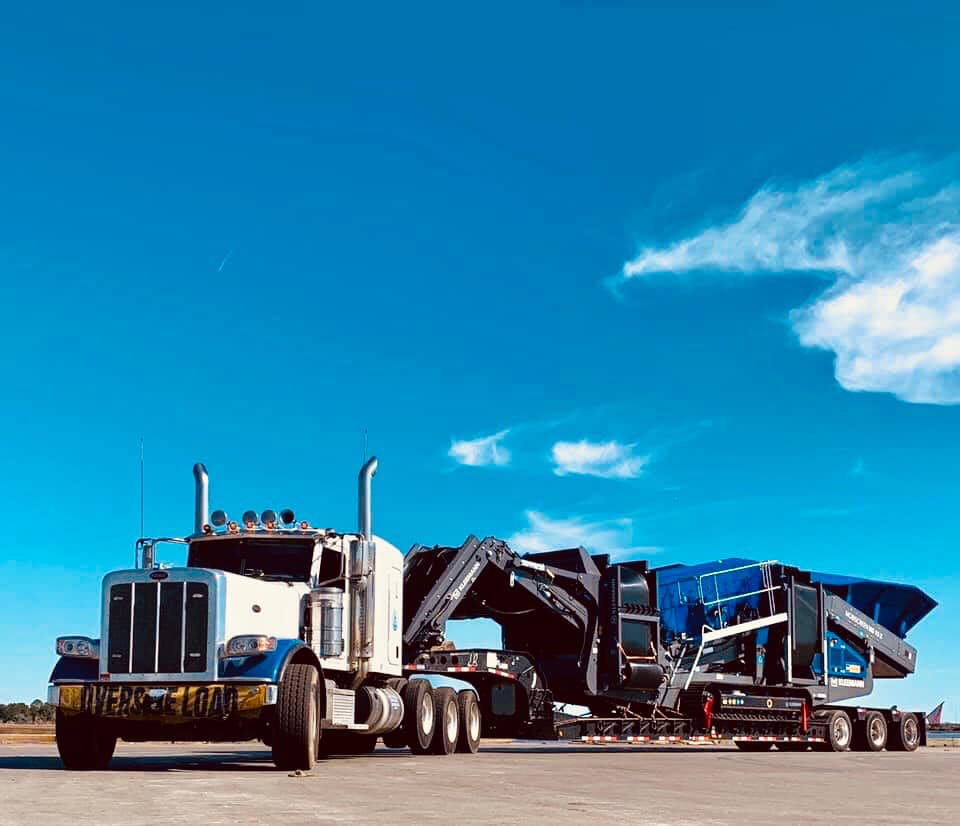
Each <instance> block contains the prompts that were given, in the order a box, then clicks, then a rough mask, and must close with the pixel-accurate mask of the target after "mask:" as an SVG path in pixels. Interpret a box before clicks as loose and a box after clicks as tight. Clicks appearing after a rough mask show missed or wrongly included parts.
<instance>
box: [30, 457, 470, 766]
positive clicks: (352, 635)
mask: <svg viewBox="0 0 960 826" xmlns="http://www.w3.org/2000/svg"><path fill="white" fill-rule="evenodd" d="M376 470H377V460H376V459H375V458H373V459H371V460H370V461H368V462H366V463H365V464H364V466H363V468H362V469H361V471H360V476H359V497H358V499H359V529H358V530H357V531H356V532H350V533H340V532H337V531H335V530H332V529H323V528H316V527H313V526H311V525H310V523H309V522H307V521H305V520H302V521H298V520H297V517H296V515H295V513H294V512H293V511H292V510H290V509H284V510H281V511H279V513H278V512H275V511H273V510H271V509H267V510H264V511H262V512H261V513H259V514H258V513H257V512H256V511H252V510H250V511H247V512H245V513H243V515H242V517H241V519H240V520H239V521H234V520H231V519H230V518H229V517H228V515H227V514H226V513H225V512H224V511H222V510H217V511H214V512H213V513H212V514H211V513H209V481H208V474H207V470H206V468H205V467H204V466H203V465H202V464H197V465H196V466H195V467H194V476H195V519H194V531H193V533H192V534H190V535H189V536H187V537H183V538H162V539H140V540H139V541H138V543H137V558H136V562H137V565H136V567H134V568H132V569H125V570H118V571H113V572H111V573H108V574H107V575H106V576H105V577H104V579H103V585H102V603H101V622H100V627H101V633H100V637H99V639H91V638H87V637H83V636H66V637H60V638H58V639H57V644H56V646H57V653H58V654H59V655H60V659H59V660H58V662H57V663H56V665H55V667H54V670H53V673H52V675H51V678H50V688H49V701H50V702H51V704H53V705H55V706H56V707H57V713H56V741H57V747H58V750H59V752H60V757H61V759H62V760H63V763H64V765H65V766H66V767H67V768H70V769H97V768H104V767H105V766H107V764H108V763H109V762H110V759H111V757H112V755H113V752H114V748H115V746H116V742H117V739H118V738H121V739H123V740H128V741H147V740H166V741H171V740H175V741H190V740H205V741H242V740H252V739H259V740H262V741H263V742H264V743H266V744H268V745H270V746H271V748H272V754H273V760H274V763H275V764H276V765H277V767H278V768H283V769H291V770H297V769H300V770H309V769H310V768H312V767H313V766H314V764H315V761H316V760H317V758H318V757H320V756H322V755H324V754H330V753H347V754H352V753H363V752H367V751H372V750H373V748H374V747H375V745H376V742H377V740H378V738H380V737H383V738H384V739H385V741H386V742H387V743H389V744H390V745H392V746H394V747H404V746H405V747H408V748H410V749H412V750H413V751H415V752H417V753H421V754H452V753H454V752H457V751H459V752H466V753H471V752H476V750H477V747H478V744H479V739H480V719H479V706H478V697H477V693H476V691H475V690H474V689H472V688H471V687H470V686H469V685H468V684H466V683H458V682H453V683H450V682H448V684H447V685H443V686H437V687H433V686H432V685H431V684H430V683H429V682H428V681H427V680H424V679H421V678H417V679H407V678H405V677H404V676H403V666H402V659H401V654H402V625H401V623H402V615H403V554H402V553H401V552H400V551H399V550H398V549H397V548H396V547H394V546H393V545H391V544H390V543H389V542H387V541H386V540H384V539H382V538H381V537H378V536H374V534H373V532H372V508H371V499H370V497H371V480H372V478H373V476H374V474H375V473H376ZM169 542H173V543H178V544H183V545H185V546H186V552H187V556H186V565H185V566H183V567H163V566H161V565H160V564H159V562H158V558H157V548H158V546H161V545H162V543H169Z"/></svg>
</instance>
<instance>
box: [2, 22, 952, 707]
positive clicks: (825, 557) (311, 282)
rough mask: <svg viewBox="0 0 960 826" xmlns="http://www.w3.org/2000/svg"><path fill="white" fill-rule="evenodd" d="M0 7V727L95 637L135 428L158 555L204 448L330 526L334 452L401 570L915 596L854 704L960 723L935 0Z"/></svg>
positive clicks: (943, 143) (225, 479)
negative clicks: (620, 569) (497, 563)
mask: <svg viewBox="0 0 960 826" xmlns="http://www.w3.org/2000/svg"><path fill="white" fill-rule="evenodd" d="M7 17H8V19H7V25H6V26H5V33H4V35H3V38H4V42H3V44H2V46H3V47H2V48H0V104H2V111H3V113H4V128H3V129H2V130H0V191H2V196H3V197H2V198H0V330H2V334H0V335H2V347H0V367H2V371H3V373H2V374H3V381H2V382H0V434H2V439H0V470H2V474H0V501H2V502H3V503H4V506H5V510H6V513H7V525H6V526H5V529H4V531H3V532H2V534H0V604H2V605H3V610H2V613H0V631H2V632H3V636H4V639H5V644H4V646H2V650H0V670H2V672H3V673H4V675H5V679H4V681H3V683H2V685H0V701H9V700H13V699H27V700H29V699H31V698H32V697H34V696H40V695H41V694H42V692H43V690H44V686H45V683H46V677H47V674H48V672H49V668H50V666H51V665H52V662H53V659H54V656H53V640H54V638H55V637H56V636H57V635H58V634H61V633H68V632H75V633H89V634H96V632H97V611H98V588H99V579H100V577H101V576H102V574H103V573H104V572H106V571H107V570H110V569H112V568H117V567H123V566H125V565H127V564H129V561H130V560H131V559H132V557H133V543H134V540H135V539H136V536H137V534H138V529H139V519H138V514H137V502H138V494H137V478H138V475H137V474H138V467H137V456H138V440H139V438H140V437H141V436H142V437H143V438H144V439H145V443H146V448H145V453H146V469H147V470H146V476H147V484H146V514H145V516H146V528H147V532H148V533H151V534H178V533H184V532H187V531H188V530H189V528H190V522H191V512H192V511H191V507H192V506H191V496H192V479H191V475H190V467H191V464H192V463H193V462H194V461H197V460H202V461H204V462H206V464H207V466H208V468H209V469H210V473H211V486H212V487H211V499H212V503H213V505H214V506H215V507H217V506H221V507H225V508H226V509H227V510H229V511H235V512H239V511H242V510H244V509H246V508H248V507H253V508H263V507H266V506H272V507H283V506H286V505H291V506H293V507H295V508H296V509H297V511H298V513H300V514H303V515H305V516H308V517H309V518H310V519H311V520H312V521H313V522H314V523H315V524H323V525H330V526H332V527H339V528H341V529H352V528H353V527H354V524H355V501H354V497H355V476H356V471H357V468H358V465H359V462H360V459H361V455H362V433H363V431H364V430H366V431H367V432H368V433H369V444H370V448H371V450H372V451H373V452H376V453H377V454H378V455H379V456H380V459H381V470H380V473H379V474H378V476H377V479H376V506H375V525H376V529H377V531H378V532H379V533H381V534H382V535H384V536H385V537H387V538H389V539H391V540H392V541H393V542H394V543H395V544H397V545H398V546H400V547H403V548H406V547H408V546H409V545H410V544H411V543H413V542H423V543H434V542H438V543H458V542H460V541H461V540H462V539H463V538H464V537H465V536H466V535H467V534H468V533H477V534H496V535H499V536H503V537H510V538H512V539H513V541H515V542H516V543H517V544H518V545H520V546H522V547H527V548H538V547H546V546H549V545H552V544H554V543H556V544H558V545H559V544H574V543H575V542H582V543H584V544H586V545H587V546H588V547H591V548H594V549H597V550H606V551H610V552H615V553H620V554H626V553H635V554H637V555H640V556H646V557H649V558H650V559H651V560H653V561H654V562H655V563H657V564H667V563H671V562H678V561H679V562H696V561H702V560H706V559H711V558H720V557H723V556H730V555H742V556H747V557H755V558H775V559H781V560H785V561H789V562H792V563H795V564H798V565H801V566H805V567H812V568H815V569H821V570H829V571H835V572H838V573H848V574H861V575H868V576H875V577H879V578H890V579H895V580H902V581H909V582H913V583H916V584H918V585H920V586H921V587H923V588H925V589H927V590H928V591H929V592H930V593H931V594H932V595H933V596H934V597H935V598H936V599H937V600H938V601H939V602H940V603H941V604H940V607H939V608H938V609H937V610H936V611H935V612H934V613H933V614H932V615H931V616H930V617H929V618H928V619H927V620H925V621H924V622H923V623H922V624H921V625H920V626H919V627H918V628H917V629H916V630H915V632H914V633H913V634H911V637H910V640H911V642H913V643H914V644H915V645H917V646H918V647H919V649H920V673H919V674H918V675H917V676H916V677H914V678H911V679H909V680H907V681H906V682H905V683H898V684H896V685H894V686H892V687H891V688H884V690H883V691H882V692H881V693H880V695H879V697H880V699H881V700H882V701H884V702H896V701H899V702H901V703H902V704H906V705H910V704H915V705H917V706H920V707H932V706H933V705H934V704H935V703H936V702H937V701H939V700H940V699H942V698H944V697H946V698H948V702H950V703H952V704H953V708H954V714H955V715H956V716H960V689H958V678H960V670H958V668H957V666H956V663H955V658H954V657H953V656H952V654H951V653H950V651H951V650H952V647H953V642H954V638H953V635H952V633H951V632H952V630H953V629H955V628H956V627H957V626H958V623H960V608H958V605H960V584H958V582H960V580H958V574H960V561H958V556H957V553H956V548H957V545H958V539H960V528H958V524H957V522H958V519H957V514H958V507H957V499H958V490H957V483H956V468H957V467H958V466H960V445H958V443H957V432H958V424H960V418H958V408H957V406H956V405H957V403H958V402H960V378H958V377H960V310H958V302H960V264H958V258H960V256H958V252H957V250H958V247H957V244H958V239H960V219H958V212H957V210H956V206H957V204H958V191H960V190H958V186H957V184H958V181H960V174H958V167H957V156H956V155H955V154H954V153H955V152H956V150H957V146H956V136H957V134H958V129H960V114H958V110H957V107H956V106H955V105H954V104H955V90H956V81H957V79H958V69H960V66H958V62H960V57H958V53H957V51H956V49H955V48H953V44H955V42H956V39H957V36H958V34H960V30H958V29H960V19H958V16H957V13H956V11H955V10H953V9H952V8H951V7H949V6H944V7H943V8H937V7H935V6H934V5H927V6H925V10H924V11H922V12H914V11H906V10H904V9H903V8H902V7H898V8H896V9H885V8H883V7H882V5H880V6H878V5H876V4H874V5H871V6H869V7H867V6H865V7H863V8H862V9H858V10H850V11H848V12H847V13H845V14H839V15H838V14H835V13H828V12H827V11H826V7H822V9H821V11H815V10H811V8H810V7H809V6H808V5H807V4H798V5H796V6H791V5H788V4H778V5H777V6H775V7H773V6H770V7H768V6H765V5H764V4H753V5H752V6H751V7H749V8H740V9H737V10H725V11H712V10H710V9H703V8H693V7H691V8H686V9H677V10H665V9H645V8H642V7H635V8H633V7H632V8H619V9H606V10H597V9H588V8H583V7H577V8H565V9H560V8H555V7H554V8H550V7H547V6H543V5H539V6H537V7H536V8H530V9H529V10H528V11H517V10H516V9H508V8H507V7H492V8H489V9H485V10H484V11H483V12H479V11H477V12H470V13H466V12H463V11H460V12H456V11H452V10H450V9H440V8H436V9H434V10H432V11H429V12H427V11H423V12H420V13H416V14H414V13H411V12H409V11H408V12H405V13H404V14H402V15H398V14H397V13H396V12H395V11H375V10H373V9H368V10H367V11H365V12H364V13H363V14H361V15H359V16H356V17H347V16H340V15H334V14H332V13H330V12H328V11H325V10H320V9H317V8H316V7H312V6H309V5H303V6H298V5H292V6H287V7H285V10H284V11H282V12H273V13H269V14H268V13H267V12H265V11H263V10H262V8H260V7H258V6H257V5H256V4H252V5H246V4H231V6H230V7H229V8H223V9H220V10H218V11H209V10H206V11H197V10H196V9H194V8H192V7H188V6H186V5H184V6H183V7H181V8H179V9H178V8H176V7H174V6H171V5H170V4H165V5H164V7H163V8H162V9H161V8H160V7H157V8H155V9H153V10H147V9H146V8H145V7H138V8H137V9H135V10H134V9H131V8H129V7H127V6H118V7H117V8H115V9H112V10H110V11H109V12H108V11H105V10H102V9H98V10H97V11H96V12H95V13H94V12H92V11H91V10H90V9H86V8H85V9H82V10H78V9H76V8H69V7H65V8H64V9H63V10H60V11H58V12H56V13H54V12H53V11H51V10H49V9H47V10H45V11H44V13H43V15H42V16H35V15H32V14H31V13H29V12H25V11H23V10H17V11H9V13H8V16H7ZM458 632H459V634H458V637H457V639H458V642H460V643H462V644H465V643H472V642H477V641H480V640H482V639H483V638H484V636H485V635H486V634H487V631H486V630H484V629H482V628H481V629H477V628H475V627H474V628H469V629H463V628H461V629H458ZM947 711H948V715H949V714H950V709H949V707H948V709H947Z"/></svg>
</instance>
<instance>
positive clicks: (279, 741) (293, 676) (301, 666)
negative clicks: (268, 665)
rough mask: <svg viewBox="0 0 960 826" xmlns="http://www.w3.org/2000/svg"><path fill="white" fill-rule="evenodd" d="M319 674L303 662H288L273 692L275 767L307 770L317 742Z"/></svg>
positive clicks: (314, 760) (311, 761) (315, 750)
mask: <svg viewBox="0 0 960 826" xmlns="http://www.w3.org/2000/svg"><path fill="white" fill-rule="evenodd" d="M319 684H320V675H319V674H318V673H317V669H316V668H315V667H314V666H312V665H309V664H307V663H294V664H293V665H288V666H287V669H286V671H285V672H284V674H283V679H281V680H280V688H279V690H278V691H277V708H276V718H277V720H276V729H275V731H274V733H273V762H274V764H276V766H277V768H278V769H287V770H292V769H303V770H304V771H309V770H310V769H312V768H313V767H314V765H315V764H316V762H317V752H318V751H319V748H318V746H319V743H320V704H319V698H318V691H317V687H318V686H319Z"/></svg>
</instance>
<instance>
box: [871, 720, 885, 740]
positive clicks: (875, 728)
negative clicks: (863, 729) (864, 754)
mask: <svg viewBox="0 0 960 826" xmlns="http://www.w3.org/2000/svg"><path fill="white" fill-rule="evenodd" d="M886 739H887V732H886V726H884V724H883V718H882V717H874V718H873V719H872V720H871V721H870V742H872V743H873V745H875V746H883V743H884V741H885V740H886Z"/></svg>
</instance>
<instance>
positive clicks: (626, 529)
mask: <svg viewBox="0 0 960 826" xmlns="http://www.w3.org/2000/svg"><path fill="white" fill-rule="evenodd" d="M525 516H526V519H527V526H526V527H525V528H523V529H521V530H519V531H517V532H516V533H515V534H513V535H512V536H510V537H509V538H508V539H507V544H509V545H510V547H511V548H513V549H514V550H517V551H520V552H522V553H536V552H539V551H553V550H557V549H558V548H576V547H579V546H583V547H584V548H586V549H587V550H588V551H590V552H591V553H601V554H610V556H611V558H612V559H624V558H626V557H629V556H637V557H642V556H643V555H645V554H647V555H649V554H654V553H658V552H659V551H660V550H661V549H660V548H658V547H656V546H653V545H634V544H633V520H632V519H629V518H626V517H624V518H620V519H606V520H600V521H588V520H586V519H583V518H581V517H577V516H574V517H568V518H565V519H553V518H551V517H549V516H547V515H546V514H545V513H541V512H540V511H535V510H529V511H527V512H526V514H525Z"/></svg>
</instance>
